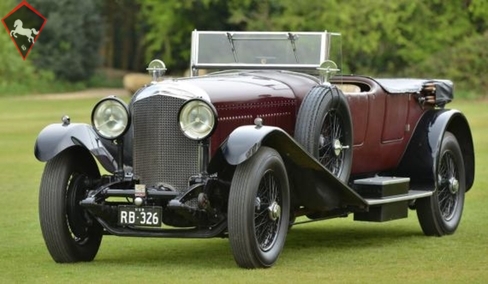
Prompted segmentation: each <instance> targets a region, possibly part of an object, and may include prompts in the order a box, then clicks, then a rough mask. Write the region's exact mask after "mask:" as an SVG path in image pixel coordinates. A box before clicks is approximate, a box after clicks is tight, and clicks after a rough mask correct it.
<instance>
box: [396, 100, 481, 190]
mask: <svg viewBox="0 0 488 284" xmlns="http://www.w3.org/2000/svg"><path fill="white" fill-rule="evenodd" d="M446 131H449V132H451V133H452V134H454V136H455V137H456V139H457V141H458V142H459V146H460V148H461V151H462V154H463V158H464V168H465V171H466V191H467V190H469V189H470V188H471V187H472V186H473V182H474V171H475V165H474V147H473V138H472V135H471V129H470V127H469V124H468V121H467V119H466V117H465V116H464V115H463V114H462V113H461V112H460V111H458V110H447V109H442V110H430V111H427V112H426V113H425V114H424V115H423V116H422V118H421V119H420V121H419V123H418V125H417V126H416V128H415V133H414V134H413V135H412V138H411V140H410V142H409V144H408V147H407V149H406V151H405V153H404V155H403V158H402V160H401V161H400V164H399V166H398V169H397V170H396V171H395V175H398V176H408V177H410V179H411V182H412V184H413V185H421V186H422V187H426V188H431V189H433V188H435V186H436V182H437V179H436V165H437V163H438V158H439V151H440V147H441V145H442V139H443V138H444V133H445V132H446Z"/></svg>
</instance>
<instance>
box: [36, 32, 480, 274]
mask: <svg viewBox="0 0 488 284" xmlns="http://www.w3.org/2000/svg"><path fill="white" fill-rule="evenodd" d="M336 39H340V35H339V34H337V33H330V32H326V31H325V32H222V31H194V32H193V34H192V50H191V70H192V76H190V77H185V78H178V79H174V78H165V77H164V76H163V74H164V71H165V70H166V68H165V65H164V63H163V61H161V60H154V61H152V62H151V63H150V64H149V67H148V70H149V72H150V73H151V74H152V75H153V81H152V82H151V83H150V84H148V85H146V86H144V87H142V88H141V89H139V90H138V91H137V92H136V93H135V94H134V95H133V96H132V98H131V100H130V102H128V103H126V102H124V101H123V100H122V99H120V98H117V97H114V96H108V97H106V98H103V99H102V100H100V101H99V102H98V103H97V104H96V105H95V106H94V108H93V111H92V114H91V122H92V124H91V125H89V124H84V123H71V122H70V119H69V117H68V116H64V117H63V118H62V121H61V123H56V124H51V125H49V126H47V127H46V128H44V129H43V130H42V131H41V132H40V134H39V136H38V138H37V141H36V144H35V156H36V157H37V159H38V160H40V161H46V162H47V163H46V165H45V169H44V173H43V176H42V180H41V185H40V193H39V215H40V224H41V229H42V234H43V237H44V241H45V243H46V246H47V248H48V250H49V253H50V254H51V256H52V258H53V259H54V260H55V261H56V262H61V263H64V262H78V261H91V260H93V259H94V257H95V256H96V254H97V251H98V249H99V246H100V242H101V240H102V236H103V235H116V236H132V237H162V238H212V237H225V238H228V239H229V242H230V248H231V251H232V254H233V256H234V259H235V261H236V262H237V264H238V265H239V266H241V267H244V268H262V267H270V266H272V265H273V264H274V263H275V261H276V260H277V259H278V256H279V255H280V252H281V251H282V249H283V245H284V243H285V238H286V236H287V234H288V232H289V230H290V228H291V227H292V226H293V225H295V224H298V223H303V222H310V221H318V220H324V219H329V218H335V217H347V216H348V215H350V214H352V215H353V218H354V220H357V221H373V222H383V221H390V220H395V219H401V218H406V217H407V215H408V211H409V209H411V210H416V211H417V212H416V213H417V216H418V220H419V222H420V227H421V229H422V231H423V232H424V233H425V235H428V236H442V235H448V234H452V233H454V232H455V231H456V229H457V227H458V225H459V223H460V220H461V215H462V212H463V207H464V199H465V193H466V192H467V191H468V190H469V189H470V188H471V187H472V185H473V181H474V170H475V169H474V148H473V141H472V136H471V131H470V127H469V124H468V122H467V120H466V117H465V116H464V115H463V114H462V113H461V112H460V111H457V110H452V109H447V108H445V106H446V105H447V104H448V103H449V102H450V101H451V100H452V99H453V84H452V82H450V81H448V80H434V79H391V78H390V79H375V78H371V77H367V76H357V75H340V73H341V72H340V69H341V64H342V63H341V60H340V56H339V55H340V50H341V48H334V47H333V43H334V42H337V40H336ZM336 56H337V57H336ZM201 69H205V70H206V75H202V76H198V72H199V70H201ZM99 166H100V167H103V170H102V171H101V170H100V169H99ZM304 241H306V240H304Z"/></svg>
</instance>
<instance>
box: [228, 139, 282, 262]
mask: <svg viewBox="0 0 488 284" xmlns="http://www.w3.org/2000/svg"><path fill="white" fill-rule="evenodd" d="M289 216H290V192H289V185H288V176H287V173H286V169H285V166H284V163H283V160H282V158H281V156H280V155H279V154H278V152H276V151H275V150H274V149H271V148H268V147H261V148H260V149H259V151H258V152H257V153H256V154H254V155H253V156H252V157H251V158H250V159H249V160H247V161H246V162H244V163H242V164H240V165H238V166H237V168H236V171H235V173H234V178H233V179H232V185H231V188H230V195H229V208H228V231H229V241H230V245H231V249H232V252H233V255H234V259H235V260H236V262H237V264H238V265H239V266H241V267H244V268H266V267H271V266H272V265H273V264H274V263H275V261H276V260H277V259H278V256H279V254H280V253H281V250H282V249H283V246H284V244H285V239H286V235H287V232H288V222H289V218H290V217H289Z"/></svg>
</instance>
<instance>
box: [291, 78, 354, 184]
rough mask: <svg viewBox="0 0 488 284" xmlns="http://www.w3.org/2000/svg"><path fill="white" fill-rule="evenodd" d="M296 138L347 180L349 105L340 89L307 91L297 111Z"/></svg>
mask: <svg viewBox="0 0 488 284" xmlns="http://www.w3.org/2000/svg"><path fill="white" fill-rule="evenodd" d="M295 139H296V140H297V141H298V142H299V143H300V144H301V145H302V146H303V147H304V148H305V150H307V151H308V152H309V153H310V154H311V155H312V156H313V157H315V158H316V159H317V160H318V161H319V162H320V163H321V164H322V165H323V166H324V167H325V168H326V169H328V170H329V171H330V172H331V173H332V174H333V175H335V176H336V177H337V178H338V179H340V180H341V181H343V182H347V181H348V179H349V175H350V172H351V167H352V144H353V140H352V122H351V113H350V110H349V104H348V102H347V99H346V97H345V96H344V94H342V92H341V91H340V90H339V89H337V88H336V87H333V86H323V85H319V86H316V87H314V88H313V89H312V90H310V92H309V93H308V94H307V95H306V96H305V98H304V100H303V102H302V104H301V106H300V110H299V112H298V116H297V122H296V126H295Z"/></svg>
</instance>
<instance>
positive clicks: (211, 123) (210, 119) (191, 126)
mask: <svg viewBox="0 0 488 284" xmlns="http://www.w3.org/2000/svg"><path fill="white" fill-rule="evenodd" d="M216 113H217V112H216V111H215V108H213V106H211V105H209V104H208V103H206V102H204V101H202V100H198V99H196V100H189V101H188V102H186V103H185V104H184V105H183V106H182V107H181V109H180V112H179V115H178V119H179V122H180V128H181V131H182V132H183V134H184V135H185V136H186V137H188V138H190V139H193V140H202V139H205V138H207V137H208V136H210V134H212V132H213V130H214V129H215V126H216V125H217V114H216Z"/></svg>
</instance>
